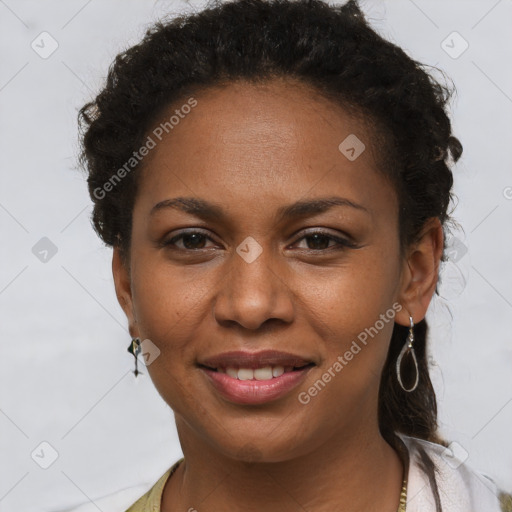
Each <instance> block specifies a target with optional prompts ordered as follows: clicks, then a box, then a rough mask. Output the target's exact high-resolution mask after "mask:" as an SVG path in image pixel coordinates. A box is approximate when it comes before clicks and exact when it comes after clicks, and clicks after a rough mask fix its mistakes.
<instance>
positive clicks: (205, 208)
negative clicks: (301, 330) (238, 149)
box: [149, 196, 371, 222]
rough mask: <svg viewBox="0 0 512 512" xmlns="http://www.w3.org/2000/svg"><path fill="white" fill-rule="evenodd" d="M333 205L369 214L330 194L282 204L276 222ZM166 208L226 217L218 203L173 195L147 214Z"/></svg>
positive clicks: (203, 216)
mask: <svg viewBox="0 0 512 512" xmlns="http://www.w3.org/2000/svg"><path fill="white" fill-rule="evenodd" d="M333 206H348V207H350V208H354V209H356V210H360V211H362V212H365V213H367V214H368V215H371V211H370V210H369V209H368V208H365V207H364V206H362V205H361V204H358V203H355V202H354V201H351V200H349V199H346V198H344V197H338V196H332V197H322V198H316V199H310V200H303V201H297V202H295V203H292V204H290V205H287V206H282V207H281V208H279V209H278V210H277V214H276V220H277V222H282V221H284V220H288V219H292V218H294V217H307V216H312V215H316V214H319V213H324V212H326V211H327V210H330V209H331V208H332V207H333ZM167 208H172V209H176V210H181V211H183V212H185V213H188V214H191V215H195V216H196V217H198V218H200V219H203V220H207V221H213V220H218V221H222V220H225V218H226V214H225V213H224V211H223V209H222V207H221V205H220V204H219V203H211V202H209V201H206V200H204V199H198V198H196V197H175V198H173V199H165V200H163V201H160V202H159V203H157V204H155V205H154V206H153V208H151V211H150V213H149V214H150V216H151V215H154V214H155V213H157V212H158V211H161V210H164V209H167Z"/></svg>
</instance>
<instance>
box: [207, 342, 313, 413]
mask: <svg viewBox="0 0 512 512" xmlns="http://www.w3.org/2000/svg"><path fill="white" fill-rule="evenodd" d="M198 366H199V368H200V369H201V371H202V373H203V374H204V375H205V376H206V378H207V381H208V383H209V384H210V385H211V386H212V388H213V389H214V391H215V392H216V393H218V394H220V396H221V397H222V398H224V399H225V400H228V401H229V402H232V403H236V404H241V405H251V404H252V405H256V404H264V403H267V402H271V401H274V400H277V399H279V398H282V397H284V396H285V395H287V394H289V393H290V392H291V391H292V390H293V389H294V388H296V387H297V386H299V385H300V384H301V383H302V381H303V380H304V379H305V377H306V375H307V373H308V372H309V370H310V369H311V368H312V367H314V366H315V363H313V362H312V361H311V360H307V359H304V358H302V357H299V356H296V355H293V354H287V353H284V352H277V351H262V352H257V353H250V352H227V353H224V354H219V355H218V356H214V357H212V358H209V359H205V360H204V361H203V362H202V363H199V365H198Z"/></svg>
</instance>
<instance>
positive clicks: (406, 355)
mask: <svg viewBox="0 0 512 512" xmlns="http://www.w3.org/2000/svg"><path fill="white" fill-rule="evenodd" d="M409 320H410V322H411V325H410V327H409V335H408V336H407V339H406V341H405V343H404V346H403V348H402V350H401V351H400V355H399V356H398V359H397V360H396V376H397V378H398V383H399V384H400V386H401V387H402V389H403V390H404V391H406V392H407V393H410V392H411V391H414V390H415V389H416V388H417V387H418V382H419V380H420V379H419V370H418V360H417V359H416V353H415V352H414V348H413V346H412V344H413V341H414V333H413V327H414V322H413V321H412V316H410V315H409ZM411 366H414V373H415V378H414V384H413V385H412V387H409V388H406V387H405V386H404V383H403V380H402V369H403V368H404V367H407V369H410V367H411ZM407 374H408V375H410V372H407ZM406 380H410V378H409V377H408V378H407V379H406ZM408 384H409V382H408Z"/></svg>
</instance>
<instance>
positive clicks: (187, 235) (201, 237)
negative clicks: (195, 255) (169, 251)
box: [162, 231, 213, 251]
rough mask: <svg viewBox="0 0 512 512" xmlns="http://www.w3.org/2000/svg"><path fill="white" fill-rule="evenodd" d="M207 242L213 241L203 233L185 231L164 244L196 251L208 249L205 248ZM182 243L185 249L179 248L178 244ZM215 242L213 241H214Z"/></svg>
mask: <svg viewBox="0 0 512 512" xmlns="http://www.w3.org/2000/svg"><path fill="white" fill-rule="evenodd" d="M206 240H212V239H211V238H210V237H209V236H207V235H206V234H205V233H203V232H202V231H183V232H181V233H179V234H177V235H176V236H173V237H172V238H170V239H169V240H166V241H164V242H163V243H162V245H163V246H166V247H167V246H175V247H176V248H177V249H180V250H186V251H187V250H188V251H195V250H201V249H207V247H205V246H204V243H205V241H206ZM178 241H182V242H183V247H179V246H178V245H177V244H176V242H178ZM212 241H213V240H212Z"/></svg>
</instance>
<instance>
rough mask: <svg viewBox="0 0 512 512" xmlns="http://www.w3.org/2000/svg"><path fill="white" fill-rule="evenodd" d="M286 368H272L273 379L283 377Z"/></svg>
mask: <svg viewBox="0 0 512 512" xmlns="http://www.w3.org/2000/svg"><path fill="white" fill-rule="evenodd" d="M283 373H284V368H283V367H282V366H274V368H272V377H279V375H283Z"/></svg>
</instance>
